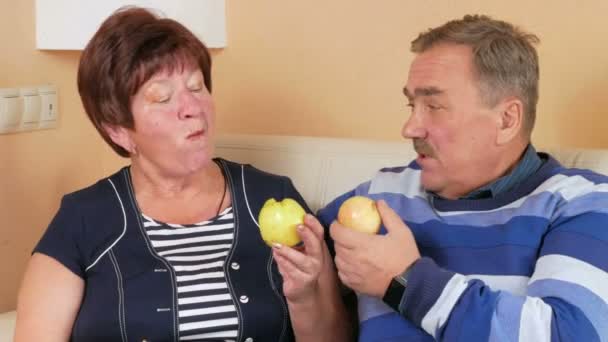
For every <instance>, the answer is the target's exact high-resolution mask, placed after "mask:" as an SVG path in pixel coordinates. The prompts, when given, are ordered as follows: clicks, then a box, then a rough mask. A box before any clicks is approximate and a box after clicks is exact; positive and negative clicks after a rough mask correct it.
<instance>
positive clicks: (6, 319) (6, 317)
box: [0, 311, 17, 342]
mask: <svg viewBox="0 0 608 342" xmlns="http://www.w3.org/2000/svg"><path fill="white" fill-rule="evenodd" d="M16 316H17V313H16V312H15V311H11V312H5V313H0V342H10V341H12V340H13V335H14V334H15V319H16V318H17V317H16Z"/></svg>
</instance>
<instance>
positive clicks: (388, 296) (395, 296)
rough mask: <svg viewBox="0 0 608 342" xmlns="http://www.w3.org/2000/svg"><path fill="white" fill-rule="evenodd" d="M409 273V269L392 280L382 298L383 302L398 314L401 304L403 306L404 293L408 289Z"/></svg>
mask: <svg viewBox="0 0 608 342" xmlns="http://www.w3.org/2000/svg"><path fill="white" fill-rule="evenodd" d="M409 271H410V270H409V268H408V269H407V270H405V272H403V273H401V274H399V275H398V276H396V277H394V278H393V279H391V283H390V284H389V285H388V288H387V289H386V292H385V293H384V296H383V297H382V301H383V302H385V303H386V304H388V306H390V307H391V308H393V309H394V310H395V311H397V312H400V311H399V304H401V298H403V293H404V292H405V288H406V287H407V275H408V273H409Z"/></svg>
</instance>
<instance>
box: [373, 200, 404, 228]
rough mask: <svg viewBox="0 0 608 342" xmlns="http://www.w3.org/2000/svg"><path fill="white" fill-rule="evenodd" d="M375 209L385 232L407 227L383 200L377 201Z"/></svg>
mask: <svg viewBox="0 0 608 342" xmlns="http://www.w3.org/2000/svg"><path fill="white" fill-rule="evenodd" d="M376 207H377V208H378V213H380V218H381V219H382V224H384V227H386V231H387V232H391V231H394V230H396V229H403V228H406V227H407V226H406V225H405V223H403V220H402V219H401V217H400V216H399V215H397V213H396V212H395V211H394V210H393V209H392V208H391V207H390V206H389V205H388V204H387V203H386V202H385V201H384V200H379V201H377V202H376Z"/></svg>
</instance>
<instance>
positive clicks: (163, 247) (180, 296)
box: [142, 208, 239, 341]
mask: <svg viewBox="0 0 608 342" xmlns="http://www.w3.org/2000/svg"><path fill="white" fill-rule="evenodd" d="M142 218H143V224H144V228H145V229H146V232H147V234H148V237H149V238H150V241H151V242H152V246H153V247H154V249H155V250H156V252H157V253H158V255H160V256H161V257H164V258H165V259H166V260H167V261H168V263H169V264H170V265H171V266H172V267H173V269H174V271H175V275H176V279H177V300H178V311H179V312H178V317H179V331H180V340H181V341H218V340H225V341H234V340H236V337H237V332H238V324H239V321H238V316H237V312H236V307H235V305H234V302H233V300H232V297H231V296H230V292H229V289H228V285H227V282H226V276H225V274H224V267H223V266H224V262H225V260H226V256H227V255H228V252H229V251H230V247H231V245H232V242H233V238H234V216H233V212H232V208H227V209H226V210H224V211H223V212H221V213H220V214H219V215H218V216H217V217H215V218H212V219H211V220H209V221H203V222H200V223H196V224H191V225H178V224H171V223H163V222H159V221H156V220H154V219H152V218H150V217H148V216H146V215H145V214H142Z"/></svg>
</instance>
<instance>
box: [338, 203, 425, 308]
mask: <svg viewBox="0 0 608 342" xmlns="http://www.w3.org/2000/svg"><path fill="white" fill-rule="evenodd" d="M377 207H378V211H379V213H380V217H381V218H382V223H383V224H384V226H385V227H386V230H387V233H386V235H370V234H367V233H361V232H357V231H355V230H352V229H349V228H347V227H344V226H342V225H341V224H339V223H338V222H334V223H332V224H331V227H330V234H331V237H332V238H333V240H334V242H335V250H336V257H335V263H336V267H337V268H338V276H339V277H340V280H342V283H344V284H345V285H346V286H348V287H350V288H351V289H353V290H355V291H357V292H361V293H364V294H368V295H372V296H375V297H380V298H381V297H382V296H383V295H384V293H385V292H386V289H387V287H388V285H389V283H390V282H391V279H392V278H393V277H395V276H397V275H398V274H401V273H402V272H403V271H405V270H406V269H407V268H408V267H409V266H410V265H411V264H413V263H414V261H416V260H418V259H419V258H420V252H419V251H418V246H416V241H415V240H414V236H413V235H412V232H411V231H410V229H409V228H408V227H407V225H405V223H404V222H403V221H402V220H401V218H400V217H399V215H397V213H395V211H394V210H393V209H391V208H390V207H389V206H388V205H387V204H386V202H385V201H383V200H380V201H378V202H377Z"/></svg>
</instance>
